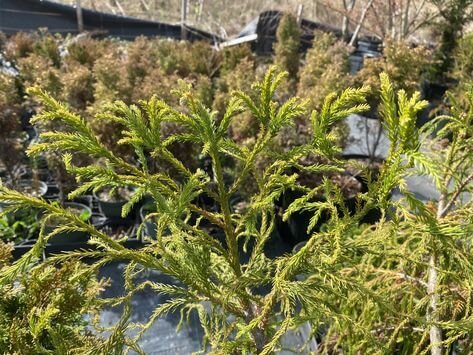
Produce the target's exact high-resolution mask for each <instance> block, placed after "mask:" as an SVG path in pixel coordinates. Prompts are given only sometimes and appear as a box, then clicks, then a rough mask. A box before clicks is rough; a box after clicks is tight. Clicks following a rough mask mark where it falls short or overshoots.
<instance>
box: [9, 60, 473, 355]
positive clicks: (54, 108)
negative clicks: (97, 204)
mask: <svg viewBox="0 0 473 355" xmlns="http://www.w3.org/2000/svg"><path fill="white" fill-rule="evenodd" d="M283 79H284V74H277V73H276V72H275V70H274V69H270V70H269V71H268V72H267V73H266V75H265V77H264V79H263V80H262V81H261V82H259V83H257V84H255V85H254V90H255V92H253V93H251V94H247V93H243V92H235V93H234V95H233V98H232V100H231V101H230V102H229V104H228V106H227V108H226V110H225V114H224V115H223V118H222V119H221V120H218V121H217V119H216V117H217V115H216V113H214V112H212V111H210V110H209V109H208V108H206V107H205V106H204V105H202V103H201V102H200V101H199V100H197V99H196V97H195V96H194V95H193V94H192V92H191V91H190V90H187V89H181V91H180V94H181V97H182V99H181V100H182V102H184V103H186V104H187V109H185V110H178V109H176V108H173V107H171V106H169V105H168V104H166V103H165V102H163V101H161V100H159V99H157V98H156V97H154V98H151V99H150V100H148V101H142V102H141V103H140V105H139V106H136V105H131V106H128V105H126V104H124V103H123V102H116V103H115V104H114V105H113V107H111V108H110V109H108V110H105V111H104V112H103V113H101V114H99V115H100V117H101V119H104V120H105V119H106V120H111V121H115V122H119V123H120V125H122V126H123V127H124V128H123V130H122V132H121V135H122V138H121V139H120V140H119V141H118V143H119V144H122V145H128V146H129V147H131V148H132V149H133V151H134V154H135V156H136V161H137V164H131V163H129V162H128V161H127V160H124V159H123V158H121V157H120V156H117V155H116V154H114V153H112V152H111V151H110V150H109V149H107V148H106V147H105V146H104V145H103V144H102V142H101V141H100V140H99V139H98V138H97V136H96V135H95V134H94V133H93V131H92V129H91V128H90V127H89V125H88V123H87V121H86V120H85V119H83V118H82V117H80V116H78V115H77V114H75V113H73V112H71V111H70V110H69V108H68V107H67V106H66V105H64V104H61V103H60V102H58V101H56V100H55V99H54V98H52V97H51V96H50V95H48V94H47V93H45V92H44V91H42V90H41V89H38V88H36V89H31V90H30V93H31V94H32V95H35V96H36V97H37V99H38V100H39V101H40V102H41V104H42V105H43V110H42V111H41V112H40V113H39V114H38V115H37V116H36V117H35V118H34V122H58V123H60V125H61V126H62V127H65V129H64V130H60V131H57V130H54V129H52V130H50V131H48V132H43V133H42V134H41V141H40V142H39V143H38V144H36V145H34V146H32V147H31V148H30V149H29V154H31V155H35V154H39V153H42V152H44V151H55V152H57V153H58V154H61V155H62V156H63V159H64V163H65V166H66V167H67V169H68V171H69V172H70V173H71V174H73V175H75V176H76V178H77V181H78V182H79V186H78V188H77V189H75V190H74V191H72V192H71V193H70V194H69V197H70V198H74V197H77V196H80V195H81V194H84V193H87V192H89V191H90V190H94V191H98V190H100V189H102V188H104V187H109V188H119V187H125V186H132V187H134V188H135V194H134V195H133V196H132V197H131V199H130V201H129V202H128V203H127V204H126V205H125V206H124V207H123V209H122V215H123V216H125V215H126V214H127V213H129V212H130V210H131V209H132V207H133V206H134V205H135V204H137V203H138V202H139V201H140V199H144V198H145V196H148V197H147V198H146V200H147V201H149V200H151V201H152V203H153V205H154V207H155V211H156V212H155V213H150V214H147V217H149V218H153V219H154V221H155V222H156V238H155V239H154V240H150V242H149V244H147V245H146V246H144V247H143V248H141V249H139V250H130V249H127V248H126V247H125V246H124V245H123V244H122V243H121V242H120V241H119V240H113V239H112V238H111V237H110V236H109V235H107V234H105V233H104V232H103V231H100V230H97V229H96V228H95V227H93V226H92V225H91V224H89V223H87V222H86V221H84V220H82V219H81V218H79V217H78V216H77V215H75V214H73V213H71V212H70V211H67V210H65V209H64V208H62V207H61V206H59V205H57V204H51V203H49V202H47V201H44V200H42V199H39V198H34V197H31V196H26V195H23V194H21V193H19V192H16V191H13V190H10V189H8V188H6V187H1V188H0V200H2V201H5V202H7V203H8V204H9V206H8V207H7V209H6V213H11V212H13V211H16V210H19V209H22V208H26V207H35V208H39V209H41V210H43V211H44V214H43V221H44V222H43V223H46V222H47V221H48V220H49V219H51V218H60V219H61V220H62V221H63V223H62V224H61V225H58V226H57V227H56V228H55V229H54V230H53V231H51V232H50V233H45V232H44V230H43V231H42V233H40V236H39V240H38V243H37V244H36V246H35V247H34V248H33V249H32V250H31V251H30V252H28V253H27V254H26V255H25V256H24V257H23V258H21V259H20V260H18V261H17V262H15V263H14V264H12V265H11V266H8V267H5V268H4V269H2V272H1V273H0V280H2V282H6V281H9V280H13V279H14V278H15V277H17V276H18V275H20V274H21V273H22V271H23V270H25V268H26V266H27V265H28V264H29V263H30V262H31V260H33V259H34V258H36V257H37V256H39V255H40V253H41V250H42V248H43V247H44V245H45V243H46V242H47V241H48V240H49V239H50V238H52V237H53V236H54V235H55V234H58V233H61V232H64V231H82V232H86V233H88V234H90V236H91V238H90V243H92V244H94V245H95V247H96V248H97V249H96V250H90V251H84V250H82V251H77V252H73V253H68V254H64V255H59V256H56V257H54V258H53V259H52V261H55V262H58V263H61V262H65V261H67V260H71V259H82V258H90V257H93V258H95V260H96V262H95V263H92V264H91V265H90V266H89V267H90V268H91V269H95V268H97V267H99V266H100V265H103V264H104V263H107V262H110V261H112V260H127V261H128V266H127V267H126V270H125V273H124V274H125V280H126V282H125V285H126V293H125V294H124V295H123V296H122V297H119V298H117V299H114V300H110V302H112V303H114V304H119V303H123V304H124V305H125V308H124V309H125V311H124V313H123V318H122V319H121V320H120V322H119V323H118V325H117V327H116V328H115V330H114V331H113V333H112V334H111V336H110V337H109V338H108V340H107V341H106V342H105V343H104V344H101V345H100V346H99V347H98V348H96V349H94V351H95V352H96V353H115V352H120V351H122V350H123V349H124V347H126V346H131V345H132V344H133V340H134V341H137V340H139V338H140V336H141V335H142V334H143V332H145V331H146V330H147V329H148V328H149V327H150V326H151V325H152V324H153V322H154V321H155V320H156V319H157V318H159V317H161V316H164V315H165V314H167V313H170V312H180V314H181V321H182V322H184V321H185V320H186V318H187V317H189V315H190V313H192V312H195V313H196V314H198V316H199V319H200V322H201V325H202V327H203V329H204V331H205V339H204V350H212V351H213V352H215V353H258V354H269V353H273V352H274V351H275V350H277V349H281V347H282V346H283V345H282V340H281V339H282V337H283V336H284V335H285V334H286V333H287V332H288V331H289V330H290V329H296V328H298V327H299V326H301V325H302V324H306V323H307V322H309V324H310V325H311V327H312V330H313V332H314V335H315V333H317V332H318V331H319V332H321V333H323V335H324V341H323V346H325V347H326V348H327V349H328V351H337V350H339V349H344V350H346V351H348V352H350V353H357V352H361V353H367V352H368V353H369V352H370V351H375V352H378V351H381V352H390V351H398V350H399V349H407V350H406V353H412V351H410V350H413V351H414V352H415V351H416V350H417V351H418V352H422V351H423V352H425V351H428V350H432V352H433V353H435V354H439V353H441V352H442V350H445V351H446V350H447V348H448V347H449V346H451V345H452V344H455V346H457V347H459V349H462V350H463V349H469V347H470V346H471V342H472V339H471V336H469V335H468V331H469V330H470V329H471V324H472V318H471V315H470V308H471V285H472V284H473V282H472V281H473V280H471V277H472V272H471V270H472V267H471V266H472V257H471V256H470V255H471V253H469V252H468V251H469V248H471V242H470V239H471V237H470V235H471V233H470V230H471V217H470V216H471V213H469V212H471V211H470V209H471V203H470V202H468V200H466V199H465V198H466V196H465V195H464V194H463V192H466V191H468V189H469V188H470V187H471V182H472V180H473V177H472V175H471V173H470V172H469V171H468V169H471V168H470V167H469V162H470V161H471V150H469V149H467V147H469V145H470V144H471V138H470V137H471V130H472V128H471V120H472V114H471V112H467V113H466V114H463V113H461V112H457V113H456V114H454V115H453V116H452V117H449V118H444V119H448V120H449V122H450V124H449V125H447V126H445V127H446V128H445V129H444V130H443V131H442V132H443V133H445V134H446V133H447V132H454V137H456V138H454V139H453V140H452V141H451V142H448V141H445V140H441V141H440V142H438V143H439V144H442V145H441V147H443V148H444V149H445V154H446V155H445V156H444V155H442V160H441V161H440V162H439V161H437V160H436V159H438V158H436V156H434V155H430V154H429V153H427V151H424V150H423V149H420V148H421V143H420V142H421V137H422V139H424V137H423V136H421V132H419V131H418V130H417V129H416V127H415V120H416V114H417V113H418V112H419V111H420V110H421V109H422V108H423V107H424V106H425V104H426V103H425V102H423V101H420V100H419V94H414V95H413V96H411V97H409V96H408V95H407V94H406V93H405V92H404V91H400V92H399V93H398V95H397V96H396V95H395V93H394V90H393V87H392V85H391V84H390V82H389V80H388V78H387V76H386V75H383V76H382V77H381V83H382V85H381V95H382V96H381V102H382V109H381V112H382V115H383V122H384V125H385V128H386V130H387V133H388V137H389V139H390V142H391V144H390V150H389V153H388V156H387V158H386V162H385V164H384V165H383V166H382V167H381V169H380V171H379V173H378V175H377V176H376V177H374V176H373V175H372V174H371V173H370V171H369V170H364V171H363V176H364V178H365V179H366V182H367V185H368V188H367V191H365V192H358V193H357V194H356V199H357V204H356V208H355V210H349V209H348V208H347V206H345V204H344V199H343V195H342V192H341V190H340V188H339V187H337V185H336V184H334V183H332V182H331V181H330V180H329V179H323V180H322V181H321V183H320V184H318V185H317V186H314V187H310V188H309V187H307V186H303V185H301V184H299V183H298V175H297V174H296V173H294V168H297V170H299V171H307V172H320V173H322V172H327V173H329V172H337V171H342V170H343V169H344V168H345V167H346V166H345V164H346V163H345V162H343V161H340V160H339V159H337V156H338V154H339V153H340V149H339V148H337V145H336V144H334V141H335V139H336V137H335V135H334V134H333V132H332V128H333V127H334V125H336V124H337V123H338V122H340V121H342V120H343V119H345V118H346V117H347V116H348V115H350V114H353V113H360V112H362V111H365V110H367V109H368V106H367V105H366V104H365V102H366V99H365V97H366V96H367V94H368V93H369V88H367V87H363V88H359V89H351V88H349V89H346V90H344V91H342V92H341V93H340V94H339V95H337V94H330V95H329V96H328V97H327V98H326V99H325V101H324V103H323V105H322V106H321V108H320V110H319V111H314V112H313V113H312V114H311V116H310V117H311V120H310V125H311V134H312V136H311V139H310V140H309V141H308V142H307V143H306V144H302V145H299V146H294V147H291V148H290V149H288V150H284V151H274V150H273V145H272V142H274V140H275V139H277V136H278V134H280V132H281V130H282V129H283V128H285V127H287V126H290V125H292V124H294V121H295V119H296V118H297V117H300V116H302V115H305V114H306V103H305V102H303V101H301V100H300V99H298V98H291V99H289V100H287V101H285V102H280V103H279V102H277V101H275V100H274V99H273V98H274V96H275V92H276V90H277V87H278V85H279V83H280V82H281V81H282V80H283ZM472 98H473V94H472ZM472 101H473V99H472ZM245 110H247V111H249V112H250V113H251V115H253V117H254V118H255V119H256V121H257V122H258V130H257V132H256V135H255V142H254V144H253V145H251V146H246V145H241V144H237V143H236V142H235V141H234V140H232V139H231V138H229V137H228V135H227V132H228V129H229V126H230V124H231V121H232V119H233V118H234V117H235V116H236V115H237V114H238V113H240V112H242V111H245ZM454 112H455V111H454ZM164 122H172V123H174V124H176V125H178V126H180V127H181V128H182V133H179V134H174V135H170V136H168V137H166V138H163V136H162V134H161V131H160V129H161V126H162V124H163V123H164ZM439 137H441V138H442V137H443V135H440V136H439ZM176 141H184V142H190V143H192V144H193V145H195V146H197V147H199V149H200V150H201V152H202V154H205V155H208V156H209V157H210V159H211V171H209V172H205V171H203V170H201V169H194V170H191V169H190V168H188V167H186V166H185V165H184V164H182V162H181V161H179V160H178V159H177V158H176V157H175V156H174V155H173V154H172V153H171V152H170V151H169V149H168V146H169V145H170V144H171V143H173V142H176ZM443 151H444V150H442V152H443ZM78 152H80V153H82V154H87V155H89V156H90V157H93V158H94V159H96V161H97V162H99V161H100V163H97V164H90V165H83V166H78V165H75V164H73V163H72V158H73V156H74V155H75V154H77V153H78ZM308 155H315V156H319V157H323V158H326V161H327V163H319V164H314V165H308V166H306V165H304V164H301V160H304V159H305V158H306V157H307V156H308ZM262 156H263V157H266V156H271V157H272V159H265V160H264V161H265V162H266V164H265V165H263V166H261V164H260V161H259V158H260V157H262ZM150 159H152V160H154V161H155V163H163V164H164V163H165V164H170V165H172V166H173V167H174V169H175V171H177V174H176V175H170V174H169V173H168V172H167V171H165V170H164V171H158V172H150V170H149V167H148V165H149V160H150ZM229 160H237V161H239V162H240V164H235V165H234V166H237V167H239V169H240V170H239V171H238V172H237V173H236V174H234V175H233V176H234V178H233V179H231V180H228V179H226V178H225V176H224V169H225V164H227V162H228V161H229ZM104 162H105V163H104ZM442 169H443V171H444V175H442V172H441V171H442ZM418 171H420V172H421V173H423V174H425V175H429V176H431V177H433V178H434V181H435V183H436V186H437V187H438V188H439V189H440V191H441V198H440V199H439V201H438V203H437V202H435V201H432V202H430V203H429V204H427V205H425V204H423V202H422V201H420V200H419V199H417V198H416V197H415V196H414V195H413V194H412V193H410V192H409V191H408V189H407V188H406V181H405V180H406V178H407V177H408V176H410V175H413V174H415V173H416V172H418ZM249 180H250V181H253V183H254V185H255V189H254V192H253V193H252V194H251V195H248V196H246V199H247V201H246V202H247V204H246V208H244V209H238V210H237V209H232V208H231V202H230V201H231V200H232V198H233V197H234V196H235V195H237V194H238V192H239V190H240V189H241V188H242V184H243V183H244V182H245V183H247V182H248V181H249ZM396 187H398V188H399V189H400V190H401V192H402V193H403V197H402V198H401V199H400V200H399V201H397V202H392V201H390V196H391V192H392V190H393V189H394V188H396ZM288 189H295V190H299V191H301V192H303V195H302V196H301V197H300V198H298V199H296V200H295V201H294V202H293V203H292V204H291V205H290V206H288V207H287V209H286V210H285V211H284V216H283V218H284V219H286V218H288V217H289V216H290V215H291V214H293V213H295V212H297V211H310V212H312V213H313V217H312V219H311V223H310V225H309V226H308V230H309V232H311V231H312V230H313V227H314V226H315V225H316V224H317V222H318V220H319V218H320V217H321V215H322V213H328V215H329V218H328V220H327V222H326V223H325V226H324V228H323V229H320V230H319V231H316V232H314V231H312V233H311V237H310V239H309V241H308V242H307V243H306V244H305V246H303V247H302V248H300V249H299V250H298V251H296V252H295V253H294V254H285V255H282V256H279V257H277V258H269V257H268V256H267V253H266V249H265V247H266V246H267V244H268V243H269V241H270V240H271V239H272V238H276V237H277V236H275V234H274V233H273V232H274V226H275V223H276V218H277V217H278V216H277V212H276V209H275V207H274V204H275V201H276V200H277V199H278V198H279V196H280V195H281V194H282V193H283V192H284V191H286V190H288ZM320 194H323V195H324V196H325V200H323V201H320V200H318V199H314V197H315V196H319V195H320ZM201 195H207V196H210V197H211V198H213V199H214V200H215V201H216V204H217V206H218V208H217V209H207V208H206V206H200V205H198V204H196V203H195V201H196V198H197V197H198V196H201ZM149 196H151V198H150V197H149ZM462 203H463V205H462ZM373 208H378V209H380V211H381V214H382V216H381V219H380V221H379V222H378V223H377V224H374V225H363V224H362V223H361V221H362V219H363V216H365V215H366V214H367V213H368V212H369V211H370V210H371V209H373ZM434 210H436V211H434ZM209 226H211V227H212V228H209ZM469 238H470V239H469ZM87 269H88V268H87V267H85V266H84V269H83V270H87ZM146 269H153V270H159V271H160V272H162V273H164V274H166V275H170V276H173V277H175V278H176V279H177V280H179V281H180V283H181V284H182V286H179V285H178V286H176V285H173V286H171V285H167V284H160V283H155V282H152V281H144V282H141V283H138V282H137V280H136V279H135V278H134V275H136V274H139V273H141V272H143V271H144V270H146ZM296 276H297V278H296ZM145 287H149V288H151V289H152V290H154V291H155V292H157V293H162V294H165V295H168V296H170V299H169V301H168V302H166V303H164V304H162V305H160V306H158V307H157V308H156V309H155V310H154V312H153V314H152V316H151V317H150V319H149V322H148V323H147V324H143V325H132V324H131V323H129V317H130V313H131V311H132V308H133V307H132V303H131V297H132V296H133V294H134V293H136V292H138V291H139V290H141V289H143V288H145ZM450 301H454V302H453V303H452V302H450ZM132 326H135V327H136V328H138V330H139V332H138V335H137V336H136V337H135V338H134V339H132V340H130V341H127V343H126V344H125V343H124V342H125V340H126V334H125V330H126V329H127V328H130V327H132ZM134 348H135V350H136V349H137V346H134ZM138 350H139V349H138ZM292 350H293V351H303V349H292Z"/></svg>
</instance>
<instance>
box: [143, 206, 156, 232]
mask: <svg viewBox="0 0 473 355" xmlns="http://www.w3.org/2000/svg"><path fill="white" fill-rule="evenodd" d="M155 212H156V208H155V207H154V206H153V204H152V203H147V204H145V205H143V206H141V208H140V219H141V223H142V224H143V232H142V233H144V235H145V236H146V237H148V238H151V239H156V236H157V225H156V222H155V221H154V219H153V218H147V216H148V215H149V214H150V213H155Z"/></svg>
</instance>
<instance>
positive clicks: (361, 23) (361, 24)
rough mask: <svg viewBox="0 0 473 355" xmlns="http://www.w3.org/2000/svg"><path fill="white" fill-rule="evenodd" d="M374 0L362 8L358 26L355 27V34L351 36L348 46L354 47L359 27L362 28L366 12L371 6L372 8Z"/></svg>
mask: <svg viewBox="0 0 473 355" xmlns="http://www.w3.org/2000/svg"><path fill="white" fill-rule="evenodd" d="M373 2H374V0H370V1H369V2H368V3H367V4H366V6H365V7H364V9H363V11H362V12H361V16H360V20H359V21H358V25H357V26H356V29H355V32H353V36H352V37H351V40H350V43H349V45H350V46H353V45H355V42H356V39H357V38H358V35H359V33H360V30H361V27H362V26H363V22H365V19H366V15H367V14H368V10H369V9H370V7H371V6H373Z"/></svg>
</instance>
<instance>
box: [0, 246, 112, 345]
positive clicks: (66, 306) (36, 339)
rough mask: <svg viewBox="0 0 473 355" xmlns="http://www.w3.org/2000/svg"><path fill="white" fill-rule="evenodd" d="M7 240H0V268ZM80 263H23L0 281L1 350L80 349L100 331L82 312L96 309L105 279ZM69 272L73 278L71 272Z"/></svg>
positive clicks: (95, 341) (7, 258) (6, 257)
mask: <svg viewBox="0 0 473 355" xmlns="http://www.w3.org/2000/svg"><path fill="white" fill-rule="evenodd" d="M12 249H13V248H12V246H11V245H9V244H5V243H4V242H3V241H0V268H2V269H4V268H8V267H9V266H10V265H11V263H12V260H11V252H12ZM82 271H83V270H81V264H80V263H75V262H66V263H63V264H62V265H61V266H60V267H57V266H56V265H52V264H46V265H45V264H42V263H38V262H31V263H28V264H25V269H24V272H23V273H22V274H19V275H18V277H15V278H13V279H10V280H6V279H3V280H2V281H1V283H0V289H1V293H0V294H1V296H0V352H2V353H3V354H66V353H67V354H85V353H90V349H93V348H98V346H99V344H100V341H101V339H100V337H98V336H97V335H94V334H93V333H92V332H91V330H90V329H88V328H87V326H88V322H87V321H86V320H85V318H84V316H85V315H92V314H93V313H94V311H96V310H97V309H98V305H99V302H98V298H97V295H98V294H99V292H100V291H101V290H102V289H103V287H104V283H103V282H98V281H97V279H96V277H95V275H94V274H93V273H90V272H89V271H86V272H82ZM71 276H74V278H71Z"/></svg>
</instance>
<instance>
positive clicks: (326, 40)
mask: <svg viewBox="0 0 473 355" xmlns="http://www.w3.org/2000/svg"><path fill="white" fill-rule="evenodd" d="M348 55H349V48H348V46H347V45H346V44H345V43H344V42H343V41H338V40H337V39H336V38H335V36H334V35H333V34H330V33H323V32H315V36H314V40H313V42H312V47H311V48H310V49H309V50H308V52H307V55H306V58H305V60H304V63H303V67H302V68H301V73H300V81H299V86H298V91H297V94H298V95H299V96H301V97H306V98H308V99H309V104H310V108H311V109H320V107H321V105H322V104H323V102H324V99H325V97H326V96H327V95H328V94H330V93H332V92H340V91H341V90H343V89H345V88H346V87H348V86H349V71H350V66H349V62H348Z"/></svg>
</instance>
